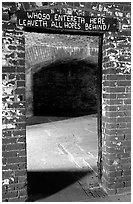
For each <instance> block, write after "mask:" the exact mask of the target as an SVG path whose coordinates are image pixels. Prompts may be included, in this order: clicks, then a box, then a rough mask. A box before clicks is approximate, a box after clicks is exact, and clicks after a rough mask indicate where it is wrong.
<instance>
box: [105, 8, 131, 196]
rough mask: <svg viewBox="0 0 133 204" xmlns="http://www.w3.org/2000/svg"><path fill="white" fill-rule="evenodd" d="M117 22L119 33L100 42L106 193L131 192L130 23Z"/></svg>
mask: <svg viewBox="0 0 133 204" xmlns="http://www.w3.org/2000/svg"><path fill="white" fill-rule="evenodd" d="M129 9H130V8H129V7H124V8H123V11H125V14H127V13H128V15H129ZM121 15H122V14H121ZM119 20H120V22H121V27H120V29H119V32H118V33H114V34H113V33H106V34H105V35H104V42H103V106H102V108H103V152H102V153H103V175H102V185H103V187H104V188H105V189H106V191H107V192H108V193H109V194H115V193H117V194H121V193H126V192H128V191H130V190H131V189H130V188H131V75H130V71H131V50H130V48H131V36H130V20H129V19H128V18H127V21H126V22H125V18H119Z"/></svg>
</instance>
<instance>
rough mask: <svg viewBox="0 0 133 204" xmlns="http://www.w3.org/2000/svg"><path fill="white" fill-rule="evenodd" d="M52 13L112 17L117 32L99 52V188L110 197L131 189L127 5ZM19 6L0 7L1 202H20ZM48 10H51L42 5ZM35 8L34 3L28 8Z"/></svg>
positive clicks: (22, 192) (80, 7) (21, 35)
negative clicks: (0, 9)
mask: <svg viewBox="0 0 133 204" xmlns="http://www.w3.org/2000/svg"><path fill="white" fill-rule="evenodd" d="M62 4H63V3H61V4H60V3H59V5H57V3H56V5H54V6H55V7H56V8H58V7H59V8H62V7H64V8H65V9H67V8H70V7H71V9H74V8H76V9H77V10H78V11H79V10H80V11H85V12H86V13H88V12H89V13H90V14H92V15H101V16H103V15H104V16H109V17H110V16H111V17H112V16H113V17H115V18H117V21H118V32H106V33H104V35H103V50H102V70H103V79H102V143H103V146H102V167H103V171H102V185H103V187H104V188H105V189H106V191H107V192H108V193H109V194H116V193H117V194H120V193H125V192H127V191H130V188H131V180H130V178H131V72H130V71H131V5H130V2H125V3H122V2H115V3H113V4H112V3H108V2H105V3H104V2H102V3H96V2H95V3H94V2H86V3H84V2H82V3H78V2H72V5H71V2H70V4H69V3H65V5H62ZM23 6H24V5H21V4H17V3H12V2H11V3H10V2H4V3H3V5H2V7H3V28H2V29H3V36H2V40H3V44H2V45H3V58H2V66H3V69H2V71H3V201H9V202H13V201H25V200H26V198H27V188H26V185H25V184H26V179H27V176H26V165H25V164H26V145H25V122H24V121H25V117H24V115H25V105H24V103H25V84H24V72H25V60H24V50H25V48H24V33H23V31H22V30H20V29H19V28H18V27H17V26H16V22H15V18H14V16H13V13H16V11H17V10H18V9H20V8H23ZM43 6H46V7H50V8H52V7H53V5H50V4H49V3H46V5H43ZM33 7H35V4H33Z"/></svg>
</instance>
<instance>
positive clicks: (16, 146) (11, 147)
mask: <svg viewBox="0 0 133 204" xmlns="http://www.w3.org/2000/svg"><path fill="white" fill-rule="evenodd" d="M21 149H25V144H9V145H7V146H6V150H7V151H8V150H21Z"/></svg>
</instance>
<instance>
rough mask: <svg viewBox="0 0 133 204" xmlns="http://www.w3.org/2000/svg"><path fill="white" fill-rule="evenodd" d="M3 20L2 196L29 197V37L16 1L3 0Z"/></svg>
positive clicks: (7, 198) (13, 199)
mask: <svg viewBox="0 0 133 204" xmlns="http://www.w3.org/2000/svg"><path fill="white" fill-rule="evenodd" d="M2 7H3V8H2V9H3V16H2V17H3V19H2V20H3V21H2V30H3V33H2V78H3V80H2V89H3V95H2V99H3V108H2V122H3V123H2V125H3V138H2V157H3V158H2V159H3V160H2V162H3V166H2V171H3V176H2V187H3V188H2V193H3V195H2V198H3V202H4V201H6V202H22V201H25V200H26V198H27V186H26V183H27V173H26V140H25V137H26V136H25V47H24V46H25V37H24V34H23V32H22V31H21V30H19V29H17V27H16V25H15V24H14V19H13V17H12V18H11V16H12V13H13V12H15V11H16V9H17V8H16V5H15V3H9V2H8V3H6V2H5V3H3V5H2Z"/></svg>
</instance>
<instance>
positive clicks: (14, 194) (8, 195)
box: [2, 191, 18, 199]
mask: <svg viewBox="0 0 133 204" xmlns="http://www.w3.org/2000/svg"><path fill="white" fill-rule="evenodd" d="M17 196H18V191H11V192H5V193H3V194H2V198H3V199H5V198H15V197H17Z"/></svg>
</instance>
